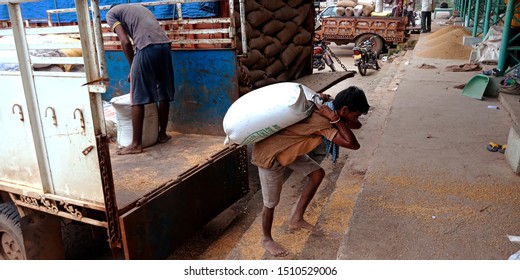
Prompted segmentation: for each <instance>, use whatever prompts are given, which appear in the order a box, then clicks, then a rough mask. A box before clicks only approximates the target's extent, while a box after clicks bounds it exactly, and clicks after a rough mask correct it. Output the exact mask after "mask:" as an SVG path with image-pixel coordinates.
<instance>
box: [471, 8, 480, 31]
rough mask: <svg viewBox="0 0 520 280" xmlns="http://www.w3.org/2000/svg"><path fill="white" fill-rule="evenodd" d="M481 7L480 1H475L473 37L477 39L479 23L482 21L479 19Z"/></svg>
mask: <svg viewBox="0 0 520 280" xmlns="http://www.w3.org/2000/svg"><path fill="white" fill-rule="evenodd" d="M479 7H480V0H475V8H474V11H475V13H474V18H473V34H472V36H473V37H477V30H478V23H479V21H480V19H479V18H478V12H479Z"/></svg>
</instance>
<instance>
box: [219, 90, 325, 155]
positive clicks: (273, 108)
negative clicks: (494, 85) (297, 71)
mask: <svg viewBox="0 0 520 280" xmlns="http://www.w3.org/2000/svg"><path fill="white" fill-rule="evenodd" d="M315 95H316V92H314V91H313V90H311V89H310V88H308V87H306V86H304V85H302V84H299V83H290V82H286V83H277V84H273V85H269V86H265V87H262V88H259V89H256V90H253V91H251V92H249V93H247V94H246V95H244V96H242V97H240V98H239V99H238V100H237V101H235V102H234V103H233V104H232V105H231V107H229V109H228V111H227V113H226V115H225V116H224V121H223V126H224V132H225V133H226V139H225V142H224V144H226V145H227V144H230V143H237V144H240V145H248V144H252V143H255V142H258V141H260V140H262V139H265V138H267V137H268V136H270V135H272V134H274V133H276V132H277V131H280V130H282V129H284V128H286V127H288V126H290V125H293V124H295V123H297V122H299V121H301V120H303V119H305V118H306V117H308V116H309V115H310V114H311V113H312V112H313V110H314V106H313V103H312V102H310V101H309V100H311V99H312V98H313V97H314V96H315Z"/></svg>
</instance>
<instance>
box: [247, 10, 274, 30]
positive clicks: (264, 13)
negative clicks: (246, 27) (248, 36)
mask: <svg viewBox="0 0 520 280" xmlns="http://www.w3.org/2000/svg"><path fill="white" fill-rule="evenodd" d="M246 18H247V22H249V23H250V24H251V25H252V26H253V27H258V26H260V25H262V24H263V23H265V22H266V21H268V20H272V19H273V13H272V12H271V11H269V10H266V9H264V8H262V7H260V8H258V10H255V11H252V12H250V13H248V14H247V15H246Z"/></svg>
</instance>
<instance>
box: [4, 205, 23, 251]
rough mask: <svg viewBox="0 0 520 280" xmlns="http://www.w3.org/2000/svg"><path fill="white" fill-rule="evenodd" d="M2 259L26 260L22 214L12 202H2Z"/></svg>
mask: <svg viewBox="0 0 520 280" xmlns="http://www.w3.org/2000/svg"><path fill="white" fill-rule="evenodd" d="M0 259H3V260H25V249H24V245H23V236H22V229H21V227H20V215H19V214H18V210H16V207H15V206H14V204H13V203H12V202H6V203H2V204H0Z"/></svg>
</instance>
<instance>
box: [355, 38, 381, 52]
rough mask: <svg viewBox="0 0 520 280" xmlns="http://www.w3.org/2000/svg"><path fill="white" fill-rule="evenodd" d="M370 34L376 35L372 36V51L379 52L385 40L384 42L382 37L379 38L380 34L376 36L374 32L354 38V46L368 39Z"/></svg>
mask: <svg viewBox="0 0 520 280" xmlns="http://www.w3.org/2000/svg"><path fill="white" fill-rule="evenodd" d="M372 36H376V38H374V46H373V47H372V51H373V52H374V53H377V54H380V53H381V52H382V51H383V48H384V46H385V44H384V43H385V42H384V40H383V38H381V37H380V36H377V35H375V34H363V35H361V36H359V37H358V38H357V39H356V46H359V45H361V43H363V42H365V41H366V40H368V39H370V37H372Z"/></svg>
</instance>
